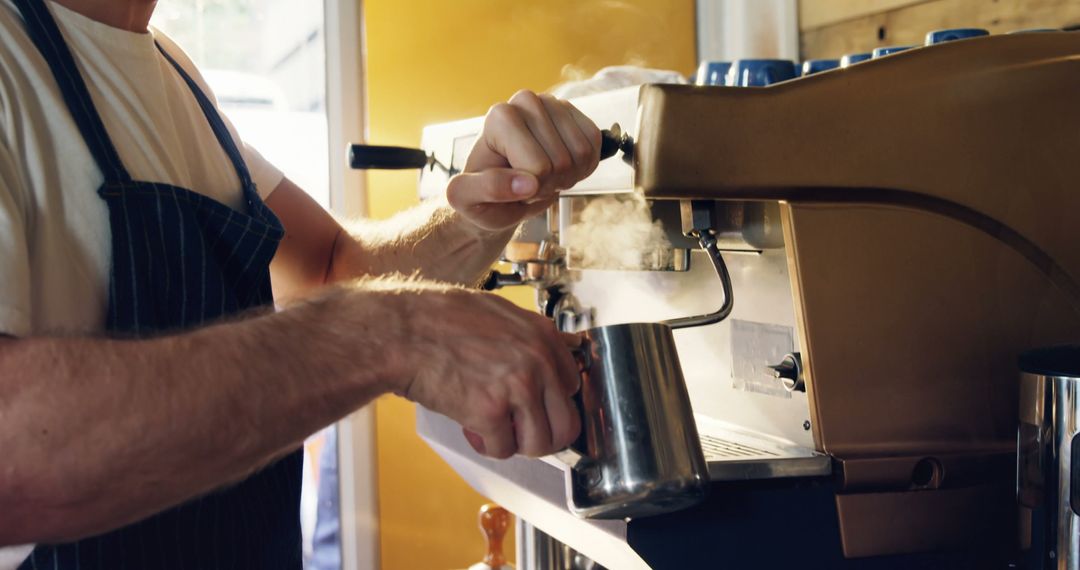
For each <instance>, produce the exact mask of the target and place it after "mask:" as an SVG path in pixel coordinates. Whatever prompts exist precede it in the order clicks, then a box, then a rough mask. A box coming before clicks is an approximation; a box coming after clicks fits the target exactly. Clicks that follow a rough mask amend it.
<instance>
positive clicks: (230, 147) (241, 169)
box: [154, 41, 255, 198]
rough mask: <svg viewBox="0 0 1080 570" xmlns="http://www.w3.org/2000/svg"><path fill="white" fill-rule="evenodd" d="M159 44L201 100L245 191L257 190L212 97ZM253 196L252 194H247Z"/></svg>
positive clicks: (163, 53) (201, 104)
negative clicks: (211, 99)
mask: <svg viewBox="0 0 1080 570" xmlns="http://www.w3.org/2000/svg"><path fill="white" fill-rule="evenodd" d="M154 43H155V44H156V45H157V48H158V51H160V52H161V54H162V55H164V56H165V59H167V60H169V63H171V64H172V66H173V69H175V70H176V72H177V73H179V74H180V77H181V78H183V80H184V83H187V86H188V89H190V90H191V93H192V94H193V95H195V100H196V101H198V102H199V107H200V108H201V109H202V112H203V115H205V116H206V122H208V123H210V128H211V129H212V130H213V131H214V136H216V137H217V140H218V144H220V145H221V148H222V149H224V150H225V154H227V155H228V156H229V160H230V161H232V164H233V168H235V169H236V175H237V176H239V177H240V183H241V185H242V186H243V188H244V192H245V193H249V192H255V185H254V183H253V182H252V180H251V173H250V172H249V171H248V168H247V163H246V162H244V155H243V154H241V152H240V149H239V147H237V146H236V141H235V140H233V137H232V134H231V133H229V129H228V127H226V126H225V121H224V120H222V118H221V114H220V113H218V110H217V108H216V107H214V103H213V102H211V101H210V98H209V97H207V96H206V93H204V92H203V90H202V89H201V88H200V87H199V84H198V83H196V82H195V80H194V79H192V78H191V75H190V74H189V73H188V72H187V70H185V69H184V67H183V66H182V65H180V64H179V63H177V61H176V59H175V58H173V56H172V55H171V54H169V52H168V51H166V50H165V48H164V47H162V46H161V42H156V41H155V42H154ZM245 197H246V198H251V196H245Z"/></svg>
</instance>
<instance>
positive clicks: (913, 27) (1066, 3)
mask: <svg viewBox="0 0 1080 570" xmlns="http://www.w3.org/2000/svg"><path fill="white" fill-rule="evenodd" d="M841 5H842V6H846V8H847V9H848V10H850V12H849V13H848V14H847V17H845V15H844V14H843V13H842V12H841V11H840V6H841ZM875 7H877V8H881V9H880V10H879V11H876V12H873V13H867V10H869V9H872V8H875ZM814 22H818V25H816V26H815V25H813V24H814ZM1077 24H1080V0H929V1H921V2H915V3H912V2H904V1H903V0H876V1H875V0H843V1H833V0H802V2H801V7H800V32H801V39H800V44H801V53H802V57H803V59H812V58H819V57H839V56H840V55H843V54H845V53H853V52H864V51H870V50H871V49H873V48H875V47H879V46H890V45H912V44H916V45H917V44H921V43H922V41H923V37H924V36H925V35H926V32H928V31H930V30H936V29H940V28H960V27H978V28H986V29H988V30H990V31H991V32H992V33H1001V32H1009V31H1012V30H1019V29H1025V28H1061V27H1065V26H1070V25H1077Z"/></svg>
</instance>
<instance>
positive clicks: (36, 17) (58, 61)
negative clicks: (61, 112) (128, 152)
mask: <svg viewBox="0 0 1080 570" xmlns="http://www.w3.org/2000/svg"><path fill="white" fill-rule="evenodd" d="M14 2H15V6H16V7H17V8H18V9H19V12H20V13H21V14H22V17H23V21H24V22H25V24H26V31H27V34H28V35H29V36H30V39H31V41H33V42H34V46H35V47H37V49H38V51H39V52H40V53H41V55H42V57H44V58H45V62H46V63H48V65H49V69H50V71H52V74H53V77H54V78H55V79H56V83H57V85H58V86H59V87H60V93H61V95H63V97H64V103H66V104H67V107H68V111H69V112H70V113H71V116H72V118H74V120H75V124H76V126H77V127H78V128H79V132H80V133H81V134H82V137H83V140H84V141H85V142H86V145H87V146H88V147H89V148H90V153H91V154H92V155H93V157H94V160H95V161H96V162H97V165H98V168H100V169H101V172H102V174H104V176H105V180H106V181H108V182H121V183H123V182H130V181H131V176H130V175H129V174H128V172H127V169H125V168H124V163H123V162H122V161H121V160H120V155H119V153H117V152H116V147H114V146H113V143H112V139H110V138H109V133H108V131H106V130H105V124H104V123H103V122H102V121H101V115H99V114H98V112H97V108H96V107H95V106H94V101H93V99H92V98H91V97H90V91H89V90H88V89H87V87H86V82H85V80H83V77H82V74H81V73H80V72H79V67H78V65H77V64H76V63H75V58H74V57H73V56H72V54H71V50H70V49H69V48H68V45H67V42H65V41H64V35H63V33H62V32H61V31H60V28H59V26H57V25H56V20H55V19H54V18H53V16H52V13H50V12H49V8H48V6H46V5H45V1H44V0H14Z"/></svg>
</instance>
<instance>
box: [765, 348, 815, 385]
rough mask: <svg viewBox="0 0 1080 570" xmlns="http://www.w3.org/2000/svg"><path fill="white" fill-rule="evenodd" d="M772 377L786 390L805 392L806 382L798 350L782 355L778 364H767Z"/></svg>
mask: <svg viewBox="0 0 1080 570" xmlns="http://www.w3.org/2000/svg"><path fill="white" fill-rule="evenodd" d="M769 370H770V371H771V372H772V375H773V377H775V378H776V379H777V380H780V382H781V383H782V384H783V385H784V388H785V389H786V390H787V391H788V392H805V391H806V382H805V380H804V379H803V368H802V357H801V356H800V355H799V353H798V352H793V353H791V354H787V355H785V356H784V359H783V360H781V361H780V363H779V364H773V365H772V366H769Z"/></svg>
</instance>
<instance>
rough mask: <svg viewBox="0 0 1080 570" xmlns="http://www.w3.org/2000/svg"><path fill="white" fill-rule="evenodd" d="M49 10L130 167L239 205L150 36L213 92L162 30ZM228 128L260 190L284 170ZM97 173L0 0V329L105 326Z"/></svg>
mask: <svg viewBox="0 0 1080 570" xmlns="http://www.w3.org/2000/svg"><path fill="white" fill-rule="evenodd" d="M49 7H50V8H51V9H52V13H53V14H54V16H55V17H56V20H57V23H58V24H59V26H60V29H61V30H62V31H63V33H64V37H65V38H66V39H67V42H68V45H69V46H70V48H71V51H72V53H73V54H74V55H75V59H76V61H77V62H78V64H79V68H80V69H81V70H82V73H83V77H84V78H85V80H86V83H87V85H88V87H89V90H90V94H91V97H92V98H93V100H94V103H95V104H96V106H97V109H98V113H100V114H101V117H102V120H103V121H104V123H105V127H106V129H107V130H108V132H109V135H110V136H111V138H112V141H113V144H114V145H115V146H116V148H117V151H118V152H119V153H120V158H121V159H122V160H123V162H124V165H125V166H126V167H127V169H128V172H130V173H131V176H132V177H133V178H134V179H135V180H144V181H150V182H163V183H168V184H172V185H175V186H179V187H182V188H187V189H189V190H192V191H195V192H199V193H202V194H205V195H207V196H210V197H211V198H214V199H216V200H218V201H220V202H223V203H225V204H227V205H230V206H233V207H234V208H241V207H242V206H241V205H242V203H243V200H242V195H241V189H240V181H239V179H238V178H237V175H236V171H235V170H234V168H233V165H232V163H231V162H229V159H228V157H227V156H226V154H225V152H224V151H223V150H222V148H221V145H220V144H218V141H217V139H216V138H215V137H214V133H213V131H212V130H211V129H210V125H209V124H208V123H207V122H206V118H205V116H204V115H203V112H202V110H201V109H200V107H199V105H198V102H197V101H196V100H195V98H194V97H193V96H192V94H191V91H190V89H189V88H188V86H187V84H186V83H184V80H183V78H181V77H180V75H179V74H178V73H177V72H176V70H175V69H174V68H173V67H172V65H171V64H170V63H169V62H168V61H167V60H166V59H165V58H164V56H162V55H161V54H160V53H159V52H158V50H157V48H156V47H155V45H154V40H155V39H156V40H157V41H158V42H160V43H161V45H162V47H163V48H165V50H166V51H168V52H169V54H170V55H171V56H173V57H174V58H175V59H176V61H177V62H178V63H179V64H180V65H181V66H183V67H184V69H185V70H186V71H187V72H188V73H189V74H190V75H191V76H192V78H193V79H194V80H195V81H196V82H197V83H198V84H199V85H200V87H202V89H203V90H204V92H206V94H207V96H209V97H210V98H211V100H214V97H213V94H212V93H211V92H210V90H209V88H208V87H207V85H206V82H205V81H204V80H203V78H202V76H201V75H200V74H199V72H198V70H197V69H196V68H195V66H194V64H192V62H191V60H190V59H189V58H188V57H187V56H186V54H184V53H183V51H181V50H180V49H179V48H178V47H177V46H176V45H175V44H174V43H173V42H172V41H171V40H169V38H167V37H165V35H164V34H162V33H161V32H159V31H155V30H152V31H151V33H148V34H139V33H133V32H129V31H126V30H120V29H117V28H112V27H109V26H106V25H105V24H101V23H99V22H96V21H94V20H91V19H89V18H86V17H84V16H82V15H80V14H78V13H76V12H73V11H71V10H68V9H66V8H64V7H62V6H60V5H58V4H55V3H52V2H49ZM226 123H227V124H228V122H227V121H226ZM229 129H230V131H231V132H232V135H233V138H234V139H235V140H236V141H237V144H238V145H239V146H241V148H242V149H243V154H244V158H245V160H246V162H247V165H248V169H249V170H250V171H251V176H252V178H253V179H254V181H255V183H256V185H257V186H258V188H259V193H260V195H262V196H263V198H265V197H266V196H267V195H268V193H269V192H271V191H273V189H274V188H275V187H276V186H277V185H278V183H279V182H281V180H282V174H281V172H280V171H278V170H277V169H276V168H274V167H273V166H272V165H271V164H269V163H268V162H267V161H266V160H265V159H263V158H262V156H260V155H259V154H258V153H257V152H256V151H255V150H253V149H252V148H251V147H248V146H247V145H243V144H242V143H241V142H240V139H239V137H238V136H237V134H236V130H235V129H234V128H233V127H232V125H231V124H230V125H229ZM102 180H103V177H102V174H101V172H100V170H99V169H98V167H97V165H96V164H95V163H94V161H93V159H92V157H91V155H90V151H89V149H88V148H87V147H86V145H85V144H84V142H83V139H82V136H81V135H80V134H79V131H78V130H77V129H76V127H75V123H74V122H73V120H72V118H71V115H70V114H69V113H68V112H67V107H66V106H65V104H64V100H63V98H62V97H61V94H60V91H59V89H58V88H57V86H56V82H55V81H54V80H53V76H52V73H51V72H50V70H49V68H48V66H47V65H46V63H45V60H44V59H43V58H42V57H41V55H40V54H39V53H38V51H37V49H36V48H35V47H34V45H33V43H31V41H30V38H29V37H28V36H27V35H26V33H25V31H24V29H23V26H22V20H21V18H20V16H19V13H18V11H17V10H16V8H15V7H14V5H13V4H12V2H11V0H0V333H6V334H9V335H13V336H29V335H40V334H86V333H95V332H100V331H101V330H102V328H103V326H104V322H105V310H106V305H107V300H108V277H109V269H110V261H109V258H110V248H111V243H110V233H109V225H108V215H107V209H106V206H105V202H104V200H102V199H101V197H100V196H98V194H97V190H98V187H99V186H100V185H101V183H102Z"/></svg>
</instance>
